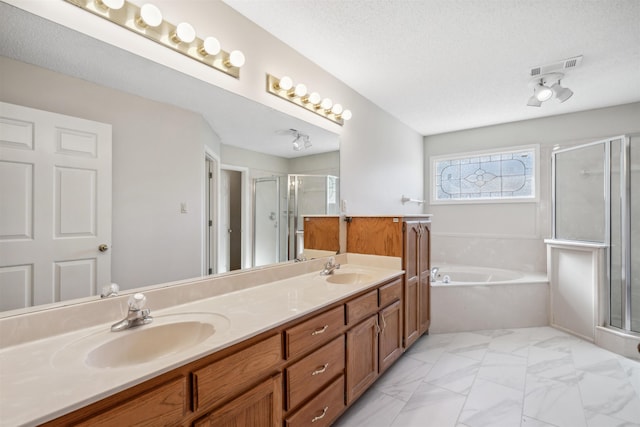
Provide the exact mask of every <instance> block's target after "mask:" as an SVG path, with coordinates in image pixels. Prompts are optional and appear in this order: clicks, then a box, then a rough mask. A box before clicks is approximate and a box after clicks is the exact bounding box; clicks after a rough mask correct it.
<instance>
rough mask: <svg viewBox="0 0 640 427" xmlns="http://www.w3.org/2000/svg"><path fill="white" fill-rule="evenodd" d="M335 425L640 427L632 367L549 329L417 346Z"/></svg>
mask: <svg viewBox="0 0 640 427" xmlns="http://www.w3.org/2000/svg"><path fill="white" fill-rule="evenodd" d="M334 426H336V427H356V426H358V427H359V426H366V427H413V426H425V427H427V426H429V427H448V426H451V427H479V426H491V427H500V426H504V427H518V426H520V427H565V426H566V427H581V426H586V427H608V426H611V427H613V426H616V427H631V426H638V427H640V362H639V361H636V360H632V359H627V358H624V357H622V356H619V355H617V354H615V353H611V352H609V351H607V350H604V349H602V348H600V347H597V346H595V345H594V344H591V343H589V342H587V341H584V340H582V339H580V338H577V337H574V336H572V335H570V334H567V333H565V332H562V331H560V330H557V329H554V328H551V327H540V328H524V329H504V330H491V331H477V332H460V333H451V334H436V335H425V336H423V337H422V338H420V340H419V341H417V342H416V343H415V344H414V345H413V346H412V347H411V348H410V349H409V350H408V351H407V352H406V353H405V354H404V355H403V357H402V358H401V359H400V360H399V361H397V362H396V364H395V365H393V366H392V367H391V368H390V369H389V370H388V371H387V372H385V373H384V374H383V375H382V376H381V377H380V378H378V380H377V381H376V383H375V384H374V385H373V386H372V387H371V388H370V389H369V390H368V391H367V392H366V393H365V394H364V395H363V396H362V397H361V398H360V399H359V400H358V401H357V402H356V403H355V404H354V405H353V406H352V407H351V408H349V410H348V411H347V412H345V414H344V415H343V416H342V417H341V418H340V419H338V420H337V421H336V423H335V424H334Z"/></svg>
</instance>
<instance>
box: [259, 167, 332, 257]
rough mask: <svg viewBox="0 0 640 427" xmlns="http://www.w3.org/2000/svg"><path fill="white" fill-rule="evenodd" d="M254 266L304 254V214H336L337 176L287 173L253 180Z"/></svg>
mask: <svg viewBox="0 0 640 427" xmlns="http://www.w3.org/2000/svg"><path fill="white" fill-rule="evenodd" d="M253 198H254V205H253V206H254V211H253V232H254V237H255V238H254V242H255V245H254V248H253V249H254V250H253V265H254V266H255V267H257V266H261V265H267V264H273V263H276V262H283V261H288V260H293V259H296V258H297V259H301V258H303V257H304V256H305V255H304V249H305V248H304V221H303V217H304V216H309V215H338V214H339V200H340V195H339V178H338V177H337V176H333V175H302V174H291V175H285V176H273V177H268V178H256V179H254V181H253Z"/></svg>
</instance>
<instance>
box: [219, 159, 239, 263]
mask: <svg viewBox="0 0 640 427" xmlns="http://www.w3.org/2000/svg"><path fill="white" fill-rule="evenodd" d="M220 195H221V197H220V223H221V224H222V231H223V232H222V233H220V238H221V239H222V242H221V245H220V253H221V264H220V266H219V267H220V272H221V273H222V272H225V271H232V270H239V269H241V268H242V172H241V171H237V170H231V169H223V170H222V171H221V173H220ZM225 231H226V232H225Z"/></svg>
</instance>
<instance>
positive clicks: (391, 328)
mask: <svg viewBox="0 0 640 427" xmlns="http://www.w3.org/2000/svg"><path fill="white" fill-rule="evenodd" d="M372 297H375V302H376V303H375V304H372V300H373V299H372ZM346 307H347V319H349V312H352V313H353V315H352V316H351V319H352V320H351V321H348V326H351V325H353V324H354V323H356V322H359V323H357V324H356V325H355V326H353V327H351V328H350V329H349V330H348V331H347V366H346V369H347V384H346V386H347V391H346V399H347V404H348V405H349V404H351V403H353V402H354V401H355V400H356V399H357V398H358V397H360V395H362V393H364V392H365V391H366V390H367V389H368V388H369V386H371V384H373V383H374V381H375V380H376V379H377V378H378V376H379V375H380V374H381V373H382V372H384V370H385V369H387V368H388V367H389V366H391V364H392V363H393V362H395V361H396V360H397V359H398V358H399V357H400V356H401V355H402V352H403V347H402V279H397V280H394V281H392V282H391V283H388V284H386V285H384V286H382V287H380V288H379V289H377V290H375V291H372V292H370V293H368V294H365V295H363V296H361V297H359V298H356V299H354V300H352V301H349V302H347V304H346ZM356 314H357V315H356ZM363 318H364V320H362V321H361V319H363Z"/></svg>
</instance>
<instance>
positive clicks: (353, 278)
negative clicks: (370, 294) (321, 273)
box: [326, 271, 373, 285]
mask: <svg viewBox="0 0 640 427" xmlns="http://www.w3.org/2000/svg"><path fill="white" fill-rule="evenodd" d="M326 280H327V282H329V283H334V284H337V285H362V284H365V283H369V282H372V281H373V276H372V275H370V274H367V273H342V272H337V271H334V273H333V274H332V275H330V276H327V279H326Z"/></svg>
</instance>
